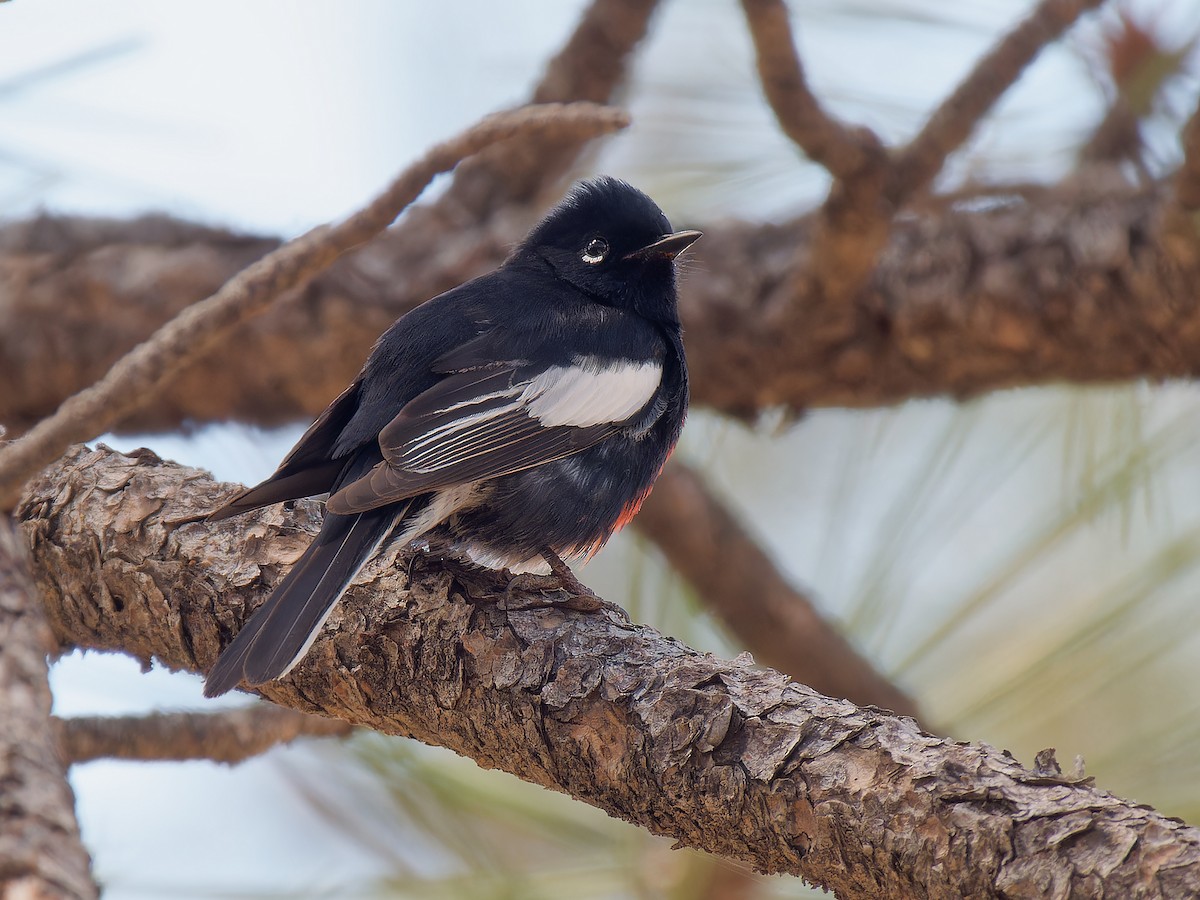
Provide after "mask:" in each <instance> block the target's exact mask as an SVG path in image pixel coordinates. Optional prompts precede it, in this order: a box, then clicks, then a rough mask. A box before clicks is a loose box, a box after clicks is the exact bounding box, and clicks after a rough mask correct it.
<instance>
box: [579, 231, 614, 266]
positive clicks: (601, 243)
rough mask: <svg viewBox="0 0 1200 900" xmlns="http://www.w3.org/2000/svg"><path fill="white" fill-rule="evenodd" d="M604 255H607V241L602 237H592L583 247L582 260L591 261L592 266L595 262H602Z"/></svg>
mask: <svg viewBox="0 0 1200 900" xmlns="http://www.w3.org/2000/svg"><path fill="white" fill-rule="evenodd" d="M606 256H608V241H606V240H605V239H604V238H592V239H591V240H590V241H588V243H587V246H586V247H584V248H583V261H584V262H585V263H591V264H592V265H593V266H594V265H596V263H601V262H604V257H606Z"/></svg>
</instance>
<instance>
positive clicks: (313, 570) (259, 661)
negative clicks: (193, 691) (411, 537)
mask: <svg viewBox="0 0 1200 900" xmlns="http://www.w3.org/2000/svg"><path fill="white" fill-rule="evenodd" d="M409 505H410V504H409V503H401V504H393V505H390V506H386V507H383V508H380V509H373V510H369V511H367V512H363V513H357V514H355V515H349V516H339V515H334V514H330V513H327V514H326V516H325V521H324V523H323V524H322V526H321V531H320V533H319V534H318V535H317V536H316V538H314V539H313V542H312V544H311V545H310V546H309V548H308V549H307V550H305V551H304V555H303V556H302V557H300V560H299V561H298V562H297V563H296V564H295V565H294V566H293V567H292V570H291V571H290V572H288V574H287V577H286V578H284V579H283V581H282V582H280V584H279V586H278V587H277V588H276V589H275V592H274V593H273V594H271V596H270V598H268V600H267V602H266V603H264V604H263V606H262V607H261V608H260V609H258V610H257V611H256V612H255V613H254V615H252V616H251V617H250V621H248V622H247V623H246V625H245V627H243V628H242V630H241V631H240V632H238V634H237V637H235V638H234V639H233V641H232V642H231V643H230V644H229V646H228V647H226V648H225V650H224V651H223V652H222V653H221V655H220V657H219V658H218V659H217V662H216V664H215V665H214V666H213V667H212V670H211V671H210V672H209V673H208V677H207V678H206V679H205V682H204V695H205V696H206V697H217V696H220V695H221V694H224V693H226V692H227V691H230V690H232V689H233V688H235V687H237V685H238V683H239V682H241V681H245V682H246V684H248V685H250V686H253V685H257V684H263V683H264V682H267V681H273V680H274V679H276V678H282V677H283V676H284V675H286V674H287V673H288V672H289V671H291V669H292V666H294V665H295V664H296V663H298V662H299V661H300V659H301V657H303V656H304V654H305V653H306V652H307V651H308V648H309V647H310V646H311V645H312V642H313V641H314V640H315V639H316V636H317V632H318V631H320V629H321V626H322V625H324V624H325V620H326V619H327V618H329V614H330V612H332V611H333V607H334V606H335V605H336V604H337V602H338V600H339V599H340V598H341V596H342V594H343V593H344V592H345V590H346V587H347V586H348V585H349V584H350V582H351V581H352V580H353V579H354V576H355V575H357V574H358V571H359V569H361V568H362V567H363V565H364V564H365V563H366V561H367V560H368V559H370V558H371V556H373V555H374V553H375V551H376V550H377V549H378V548H379V545H380V544H381V543H382V542H383V541H384V539H385V538H387V536H388V534H390V533H391V531H392V529H393V528H394V527H395V525H396V523H397V522H398V521H400V520H401V519H402V518H403V517H404V515H405V514H406V513H407V512H408V507H409Z"/></svg>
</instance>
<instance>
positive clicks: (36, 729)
mask: <svg viewBox="0 0 1200 900" xmlns="http://www.w3.org/2000/svg"><path fill="white" fill-rule="evenodd" d="M27 562H28V554H27V552H26V548H25V541H24V540H23V535H22V534H21V531H20V530H19V529H18V528H17V526H16V525H15V524H14V523H13V521H12V520H11V519H9V518H8V517H7V516H4V517H0V897H4V898H5V900H8V898H14V900H16V898H22V900H25V898H27V900H50V898H59V897H62V898H87V897H95V896H97V892H96V885H95V883H94V882H93V881H92V878H91V860H90V859H89V858H88V854H87V851H86V850H84V848H83V843H82V842H81V841H80V838H79V825H78V824H77V823H76V821H75V797H74V795H73V793H72V791H71V786H70V785H69V784H68V783H67V768H66V766H65V765H64V763H63V760H62V758H61V757H60V756H59V752H58V744H57V740H56V735H55V733H54V729H53V728H52V727H51V723H50V702H51V701H50V685H49V683H48V682H47V680H46V679H47V675H48V670H47V666H46V653H47V652H48V651H49V650H50V648H51V646H52V645H53V643H54V641H53V638H52V637H51V634H50V630H49V628H48V627H47V624H46V620H45V618H44V617H43V615H42V607H41V604H40V603H39V602H38V595H37V591H36V589H35V588H34V585H33V583H32V581H30V578H29V571H28V566H27Z"/></svg>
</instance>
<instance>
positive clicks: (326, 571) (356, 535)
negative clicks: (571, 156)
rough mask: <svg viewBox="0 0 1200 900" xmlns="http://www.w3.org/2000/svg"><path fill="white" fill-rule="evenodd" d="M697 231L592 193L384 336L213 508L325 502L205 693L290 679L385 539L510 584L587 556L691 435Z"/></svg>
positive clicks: (646, 205) (585, 191)
mask: <svg viewBox="0 0 1200 900" xmlns="http://www.w3.org/2000/svg"><path fill="white" fill-rule="evenodd" d="M697 237H699V233H698V232H678V233H672V231H671V226H670V223H669V222H668V221H667V219H666V217H665V216H664V215H663V214H662V212H661V211H660V210H659V208H658V207H657V206H656V205H655V204H654V202H653V201H652V200H651V199H650V198H649V197H647V196H646V195H645V194H643V193H641V192H640V191H638V190H636V189H635V188H633V187H630V186H629V185H627V184H625V183H624V182H621V181H617V180H616V179H611V178H602V179H598V180H595V181H590V182H585V183H583V184H581V185H579V186H577V187H576V189H575V190H574V191H573V192H572V193H571V194H570V195H569V196H568V197H567V198H566V200H564V201H563V203H562V204H560V205H559V206H558V207H557V208H555V209H554V210H553V211H551V213H550V214H549V215H548V216H546V218H545V219H543V220H542V222H541V223H539V224H538V225H537V226H536V227H535V228H534V230H533V231H532V232H531V233H530V234H529V236H528V237H527V238H526V239H525V241H524V242H522V243H521V245H520V246H519V247H518V248H517V249H516V250H515V251H514V252H513V253H512V255H511V256H510V257H509V258H508V259H507V260H506V261H505V263H504V264H503V265H502V266H501V267H500V268H498V269H496V270H495V271H493V272H491V273H489V274H487V275H484V276H482V277H480V278H477V279H475V280H473V281H470V282H467V283H466V284H463V285H461V286H459V287H457V288H455V289H453V290H451V291H447V292H446V293H444V294H441V295H440V296H438V297H435V298H434V299H432V300H430V301H428V302H426V303H424V304H422V305H421V306H419V307H417V308H416V309H414V310H412V311H411V312H409V313H408V314H407V315H405V316H403V317H401V318H400V319H399V320H398V321H397V322H396V323H395V324H394V325H393V326H392V327H391V328H390V329H388V331H387V332H386V333H385V334H384V335H383V336H382V337H381V338H380V339H379V341H378V342H377V343H376V345H375V348H374V349H373V351H372V352H371V355H370V357H369V358H368V360H367V362H366V364H365V365H364V367H363V369H362V371H361V372H360V373H359V376H358V378H356V379H355V381H354V383H353V384H351V385H350V387H348V388H347V389H346V390H345V391H344V392H343V393H342V394H341V395H340V396H339V397H338V398H337V399H336V400H334V401H333V403H332V404H330V406H329V408H328V409H326V410H325V412H324V413H322V414H321V416H320V417H319V418H318V419H317V421H316V422H314V423H313V425H312V426H311V427H310V428H309V429H308V431H307V432H305V434H304V436H303V437H302V438H301V439H300V441H299V442H298V443H297V445H296V447H295V448H294V449H293V450H292V451H291V453H289V454H288V456H287V457H286V458H285V459H284V461H283V463H282V464H281V465H280V466H279V469H278V470H277V471H276V472H275V474H274V475H272V476H271V477H270V478H269V479H267V480H266V481H265V482H263V483H262V484H260V485H258V486H257V487H254V488H250V489H249V490H247V491H245V492H243V493H242V494H240V495H238V496H237V497H235V498H234V499H232V500H231V501H230V502H229V503H228V504H226V505H225V506H224V507H222V508H221V509H220V510H217V511H216V512H215V513H213V515H212V517H211V518H213V519H221V518H226V517H228V516H232V515H236V514H238V513H241V512H244V511H246V510H250V509H255V508H257V507H260V506H264V505H266V504H269V503H276V502H279V501H281V500H287V499H292V498H296V497H304V496H312V495H317V494H323V493H328V494H329V499H328V501H327V506H326V516H325V520H324V523H323V525H322V528H321V531H320V533H319V534H318V535H317V537H316V538H315V539H314V540H313V543H312V545H311V546H310V547H309V548H308V550H307V551H306V552H305V554H304V555H303V556H302V557H301V559H300V560H299V561H298V562H297V563H296V565H295V566H294V567H293V569H292V571H291V572H290V573H289V574H288V576H287V577H286V578H285V579H284V580H283V582H281V584H280V585H279V587H278V588H277V589H276V590H275V592H274V593H273V594H272V595H271V597H270V598H269V599H268V600H267V601H266V603H265V604H264V605H263V607H262V608H261V609H259V610H258V611H257V612H255V614H254V615H253V616H252V617H251V618H250V620H249V622H248V623H247V624H246V626H245V627H244V628H243V629H242V631H241V632H240V633H239V634H238V635H237V636H236V637H235V638H234V640H233V641H232V642H231V643H230V645H229V646H228V647H227V648H226V649H225V651H224V652H223V653H222V654H221V657H220V658H219V659H218V660H217V663H216V665H215V666H214V667H213V669H212V671H210V672H209V675H208V679H207V681H206V684H205V693H206V694H207V695H209V696H216V695H218V694H222V693H225V692H226V691H228V690H230V689H231V688H233V687H235V686H236V685H237V684H238V683H239V682H241V681H245V682H246V683H247V684H250V685H255V684H261V683H263V682H266V681H270V680H272V679H275V678H278V677H280V676H282V675H284V674H286V673H287V672H288V671H289V670H290V669H291V667H292V666H293V665H294V664H295V663H296V662H297V661H298V660H299V659H300V658H301V657H302V656H303V655H304V653H305V652H306V651H307V649H308V647H309V645H310V644H311V642H312V640H313V639H314V637H315V635H316V633H317V632H318V631H319V629H320V627H321V625H322V623H323V622H324V621H325V618H326V617H327V616H328V614H329V612H330V610H331V609H332V608H333V606H334V604H335V603H336V602H337V600H338V598H339V597H340V596H341V594H342V592H343V591H344V590H345V588H346V585H348V584H349V582H350V581H351V580H352V579H353V577H354V575H355V574H356V573H357V572H358V570H359V569H360V568H361V567H362V565H363V564H364V563H365V562H366V561H367V560H368V559H369V558H370V557H371V556H372V555H373V554H374V553H375V552H376V551H377V549H378V548H379V546H380V545H381V544H382V543H383V542H385V541H389V540H404V541H412V540H414V539H415V538H417V537H420V536H422V535H427V534H433V533H436V534H437V535H438V536H439V537H440V538H442V539H444V540H443V542H445V543H447V544H448V545H450V546H452V547H453V548H455V549H456V551H457V552H458V553H460V554H461V555H463V556H464V557H466V558H467V559H471V560H474V561H476V562H478V563H480V564H483V565H488V566H492V567H496V568H501V567H502V568H507V569H509V570H511V571H513V572H522V571H538V570H541V569H544V568H545V566H546V562H547V561H551V562H553V563H557V562H558V558H560V557H561V558H565V559H577V558H580V557H585V556H588V555H590V554H591V553H594V552H595V551H596V550H597V549H598V548H599V547H600V546H601V545H602V544H603V543H604V542H605V541H606V540H607V539H608V538H609V537H610V536H611V535H612V534H613V533H614V532H615V531H616V530H618V529H619V528H620V527H621V526H623V525H624V524H625V523H626V522H627V521H628V520H629V519H630V518H631V517H632V516H633V515H634V514H635V513H636V511H637V508H638V506H639V505H640V503H641V501H642V500H643V499H644V498H645V496H646V495H647V494H648V493H649V491H650V488H651V486H652V485H653V482H654V479H655V478H656V477H657V475H658V473H659V471H660V470H661V468H662V466H663V464H664V463H665V461H666V459H667V457H668V456H669V455H670V452H671V450H672V449H673V448H674V446H675V443H676V441H677V440H678V438H679V434H680V430H681V429H682V427H683V420H684V416H685V414H686V410H687V400H688V382H687V365H686V361H685V358H684V350H683V340H682V334H681V329H680V325H679V318H678V311H677V307H676V286H675V266H674V260H675V257H676V256H677V255H678V254H679V253H680V252H682V250H683V249H685V248H686V247H687V246H688V245H690V244H691V243H692V241H694V240H695V239H696V238H697Z"/></svg>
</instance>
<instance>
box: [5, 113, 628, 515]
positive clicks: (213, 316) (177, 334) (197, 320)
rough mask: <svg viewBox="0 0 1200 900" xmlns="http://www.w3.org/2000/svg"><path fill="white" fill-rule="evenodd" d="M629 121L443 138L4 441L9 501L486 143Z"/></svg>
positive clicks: (571, 120)
mask: <svg viewBox="0 0 1200 900" xmlns="http://www.w3.org/2000/svg"><path fill="white" fill-rule="evenodd" d="M626 124H628V118H627V117H626V116H625V114H624V113H622V112H620V111H619V110H615V109H609V108H606V107H598V106H596V105H595V104H590V103H588V104H568V105H558V104H555V105H547V106H540V107H527V108H525V109H522V110H517V111H515V112H510V113H500V114H498V115H494V116H489V117H487V118H485V119H484V120H483V121H481V122H480V123H479V124H477V125H475V126H474V127H473V128H470V129H468V130H467V131H465V132H463V133H462V134H461V135H458V136H457V137H455V138H452V139H450V140H448V141H445V142H443V143H441V144H436V145H435V146H434V147H432V148H431V149H430V150H428V151H427V152H426V153H425V155H424V156H423V157H422V158H421V159H420V160H419V161H418V162H416V163H415V164H413V165H412V166H410V167H409V168H408V169H406V170H405V171H404V172H403V173H401V175H400V176H399V177H398V178H397V179H396V180H395V181H394V182H392V184H391V185H389V186H388V188H387V189H386V190H384V192H383V193H381V194H380V195H379V196H378V197H377V198H375V199H374V200H373V201H371V203H370V204H368V205H367V206H366V207H364V208H363V209H361V210H359V211H358V212H357V213H355V214H354V215H352V216H350V218H348V219H346V220H345V221H344V222H341V223H340V224H338V225H334V226H321V227H318V228H315V229H313V230H312V231H310V232H308V233H307V234H304V235H302V236H301V237H299V238H296V239H295V240H294V241H290V242H289V243H287V244H285V245H284V246H282V247H281V248H279V249H278V250H275V251H273V252H272V253H270V254H268V255H267V256H266V257H264V258H262V259H261V260H259V261H258V262H256V263H254V264H253V265H251V266H250V267H249V268H247V269H246V270H244V271H242V272H240V273H239V274H238V275H237V276H236V277H235V278H233V279H232V280H230V281H229V282H228V283H226V284H225V285H224V286H223V287H222V288H221V289H220V290H219V291H218V292H217V293H215V294H214V295H213V296H211V297H209V298H208V299H207V300H205V301H203V302H202V303H198V304H196V305H194V306H191V307H189V308H188V309H187V310H186V312H184V313H182V314H181V315H180V316H179V317H177V318H176V319H173V320H172V321H171V322H169V323H168V324H167V325H165V326H164V327H163V329H162V330H161V331H160V332H158V333H157V334H156V335H154V337H153V338H152V339H151V340H149V341H148V342H147V343H145V344H142V345H140V346H139V347H137V348H136V349H135V350H132V351H130V353H129V354H128V355H126V356H125V357H123V358H122V359H121V360H119V361H118V362H117V363H116V365H115V366H114V367H113V368H112V369H111V370H110V371H109V373H108V374H107V375H105V376H104V378H103V379H101V380H100V381H99V382H97V383H96V384H95V385H93V386H92V387H90V388H88V389H86V390H84V391H81V392H80V393H79V394H76V395H74V396H73V397H71V398H70V399H68V400H67V401H66V402H64V403H63V405H62V406H61V407H60V408H59V409H58V411H57V412H56V413H55V414H54V415H53V416H51V417H50V418H49V419H46V420H44V421H42V422H39V423H38V424H37V425H36V426H35V427H34V428H33V429H32V430H30V431H29V432H28V433H27V434H26V435H25V436H24V437H22V438H20V439H18V440H17V441H14V442H13V443H11V444H10V445H9V446H7V447H4V448H0V509H3V508H7V507H8V506H11V504H12V503H13V502H15V500H16V497H17V494H18V491H19V489H20V487H21V485H22V483H23V482H24V481H25V479H27V478H28V477H29V476H31V475H32V474H33V473H34V472H36V471H37V470H38V469H39V468H41V467H42V466H44V465H46V464H47V463H48V462H49V461H50V460H51V459H53V458H54V457H56V456H58V454H60V453H61V452H62V451H63V450H64V449H65V448H66V447H67V445H68V444H69V443H70V442H71V441H75V440H82V439H86V438H90V437H92V436H94V435H95V434H97V433H99V432H102V431H103V430H105V429H106V428H108V427H109V426H110V425H112V424H113V423H115V422H118V421H120V420H121V418H122V417H123V416H126V415H128V414H129V413H130V412H131V411H133V410H134V409H137V408H138V407H139V406H141V405H143V404H145V403H146V402H147V400H149V399H150V397H152V396H153V392H154V390H155V389H157V387H158V386H159V385H160V384H162V383H163V382H166V381H168V380H169V379H170V378H172V377H173V376H174V375H175V374H177V373H178V372H179V371H181V370H182V369H183V368H184V367H185V366H186V365H187V364H188V363H190V362H192V361H194V360H196V359H198V358H199V357H200V356H201V355H202V354H203V353H204V351H206V350H208V349H210V348H212V347H213V346H214V345H215V343H216V342H217V341H218V340H219V339H221V338H222V337H224V336H225V335H227V334H228V333H229V332H230V331H231V330H232V329H233V328H234V327H235V326H236V325H238V324H239V323H241V322H243V321H245V320H246V319H248V318H250V317H251V316H253V315H255V314H256V313H258V312H261V311H262V310H263V309H264V308H265V307H266V306H267V304H269V303H270V302H271V301H272V300H274V299H275V298H276V297H278V296H279V295H280V294H282V293H284V292H285V291H288V290H290V289H292V288H295V287H297V286H299V285H301V284H303V283H304V282H305V281H307V280H308V279H309V278H311V277H312V276H313V275H315V274H317V273H318V272H320V271H321V270H323V269H325V268H328V266H329V265H330V264H331V263H332V262H333V261H334V260H335V259H337V258H338V257H339V256H341V255H342V254H343V253H345V252H346V251H348V250H351V249H353V248H354V247H357V246H358V245H359V244H362V243H364V242H366V241H368V240H370V239H371V238H373V237H374V236H375V235H377V234H379V232H381V231H383V229H384V228H386V227H387V226H388V225H389V224H391V222H392V221H393V220H394V219H395V218H396V216H398V215H399V214H400V212H401V211H402V210H403V209H404V208H405V207H406V206H408V205H409V204H410V203H412V201H413V200H415V199H416V198H417V196H418V195H419V194H420V193H421V192H422V191H423V190H424V189H425V186H426V185H427V184H429V182H430V181H431V180H433V178H434V176H436V175H437V174H439V173H441V172H445V171H448V170H450V169H452V168H454V166H455V165H457V164H458V162H459V161H460V160H462V159H464V158H465V157H467V156H470V155H471V154H473V153H477V152H479V151H480V150H482V149H483V148H484V147H487V146H489V145H491V144H494V143H496V142H497V141H501V140H506V139H508V138H512V137H515V136H519V135H541V136H547V135H549V136H553V135H556V134H557V135H573V136H575V137H576V138H581V137H583V136H592V137H595V136H597V135H600V134H604V133H606V132H610V131H614V130H616V129H618V128H622V127H624V126H625V125H626Z"/></svg>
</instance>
